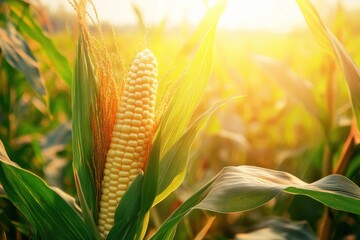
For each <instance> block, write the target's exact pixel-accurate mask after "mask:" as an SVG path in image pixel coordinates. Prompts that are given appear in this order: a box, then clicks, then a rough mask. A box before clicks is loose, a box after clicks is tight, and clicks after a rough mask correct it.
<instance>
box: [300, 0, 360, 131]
mask: <svg viewBox="0 0 360 240" xmlns="http://www.w3.org/2000/svg"><path fill="white" fill-rule="evenodd" d="M296 2H297V4H298V6H299V8H300V10H301V11H302V14H303V16H304V18H305V20H306V22H307V24H308V26H309V27H310V29H311V30H312V32H313V34H314V35H315V37H316V39H317V40H318V42H319V43H320V45H321V46H322V47H323V48H324V49H325V51H326V52H328V53H330V54H331V55H333V56H335V57H336V59H337V60H338V63H339V64H340V66H341V69H342V71H343V73H344V76H345V79H346V83H347V86H348V89H349V92H350V99H351V103H352V109H353V112H354V115H355V118H356V123H357V127H358V129H360V97H359V96H360V70H359V68H358V66H357V65H356V63H355V62H354V60H353V59H352V58H351V56H350V55H349V54H348V52H347V51H346V49H345V47H344V46H343V45H342V44H341V43H340V41H339V40H338V39H337V38H336V37H335V36H334V35H333V33H332V32H331V31H330V30H329V29H328V28H327V26H326V25H325V24H324V23H323V21H322V20H321V18H320V16H319V14H318V12H317V11H316V9H315V7H314V6H313V5H312V3H311V2H310V1H309V0H297V1H296Z"/></svg>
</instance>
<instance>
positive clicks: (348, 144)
mask: <svg viewBox="0 0 360 240" xmlns="http://www.w3.org/2000/svg"><path fill="white" fill-rule="evenodd" d="M355 131H356V125H355V120H354V121H353V122H352V124H351V129H350V132H349V135H348V137H347V139H346V141H345V144H344V146H343V148H342V150H341V154H340V158H339V160H338V162H337V164H336V166H335V169H334V171H333V172H334V173H335V174H344V173H345V171H346V169H347V166H348V165H349V161H350V159H351V156H352V153H353V151H354V148H355V145H356V142H355V141H356V139H355V134H356V133H355Z"/></svg>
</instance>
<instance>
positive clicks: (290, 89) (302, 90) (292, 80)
mask: <svg viewBox="0 0 360 240" xmlns="http://www.w3.org/2000/svg"><path fill="white" fill-rule="evenodd" d="M255 62H256V63H257V64H258V65H259V66H260V67H261V69H262V70H263V71H264V73H265V74H267V75H268V76H269V77H271V78H272V79H273V80H274V81H276V82H277V83H278V84H279V85H280V86H281V87H282V88H283V89H284V90H285V91H286V92H287V93H288V94H289V95H290V96H293V97H295V98H296V99H297V100H298V101H299V102H300V103H301V104H302V105H303V106H304V107H305V109H306V110H307V111H308V112H309V113H310V114H311V115H313V116H314V117H315V118H316V119H317V120H318V121H319V122H320V123H322V126H323V124H324V114H323V113H322V112H321V110H320V108H319V106H318V104H317V103H316V101H315V98H314V95H313V92H314V91H313V89H312V87H313V86H312V84H311V82H309V81H307V80H305V79H301V78H300V77H298V76H297V75H296V74H295V73H294V72H292V71H291V70H289V69H287V67H286V66H285V65H284V64H281V63H280V62H277V61H276V60H275V59H272V58H269V57H265V56H256V57H255Z"/></svg>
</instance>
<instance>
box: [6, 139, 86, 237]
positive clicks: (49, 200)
mask: <svg viewBox="0 0 360 240" xmlns="http://www.w3.org/2000/svg"><path fill="white" fill-rule="evenodd" d="M0 182H1V184H2V185H3V187H4V190H5V192H6V195H7V198H9V199H10V201H11V202H12V203H13V204H14V205H15V206H16V207H17V208H18V209H19V210H20V211H21V212H22V213H23V214H24V216H25V217H26V219H27V220H28V221H29V223H30V225H31V228H32V229H31V230H32V234H33V236H32V237H33V238H34V239H37V238H39V237H41V238H42V239H47V238H48V237H49V236H51V237H52V239H59V240H62V239H92V238H91V236H90V235H89V232H88V230H87V229H86V226H85V224H84V222H83V220H82V219H81V217H80V216H79V214H77V213H76V212H75V211H74V210H73V209H72V208H71V207H70V205H68V204H67V203H66V202H65V201H64V199H63V198H62V197H60V196H59V195H58V194H57V193H56V192H55V191H53V190H52V189H51V188H49V187H48V186H47V185H46V184H45V182H44V181H43V180H42V179H40V178H39V177H38V176H36V175H34V174H32V173H30V172H28V171H26V170H24V169H22V168H19V167H17V166H16V165H15V164H14V163H13V162H11V160H10V159H9V158H8V156H7V154H6V152H5V149H4V145H3V144H2V142H1V141H0Z"/></svg>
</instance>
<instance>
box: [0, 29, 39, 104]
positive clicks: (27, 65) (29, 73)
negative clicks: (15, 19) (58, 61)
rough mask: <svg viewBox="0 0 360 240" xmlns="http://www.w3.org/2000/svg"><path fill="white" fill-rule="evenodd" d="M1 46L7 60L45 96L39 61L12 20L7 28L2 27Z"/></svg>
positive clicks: (0, 34)
mask: <svg viewBox="0 0 360 240" xmlns="http://www.w3.org/2000/svg"><path fill="white" fill-rule="evenodd" d="M0 48H1V50H2V54H3V56H4V58H5V59H6V61H7V62H8V63H9V64H10V65H11V66H12V67H13V68H15V69H17V70H18V71H20V72H22V73H23V74H24V75H25V77H26V79H27V80H28V81H29V83H30V84H31V86H32V88H33V89H34V91H35V92H36V93H37V94H38V95H39V96H41V97H43V96H45V95H46V91H45V84H44V80H43V78H42V77H41V75H40V71H39V68H38V62H37V60H36V59H35V57H34V55H33V54H32V53H31V50H30V48H29V46H28V44H27V42H26V41H25V40H24V39H23V37H22V36H21V35H20V34H19V33H18V32H17V31H16V29H15V27H14V26H13V25H12V24H11V23H10V22H8V23H7V24H6V28H4V29H3V28H0Z"/></svg>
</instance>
